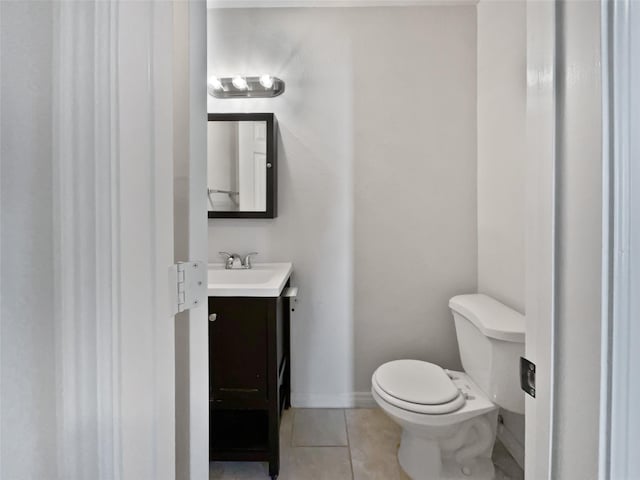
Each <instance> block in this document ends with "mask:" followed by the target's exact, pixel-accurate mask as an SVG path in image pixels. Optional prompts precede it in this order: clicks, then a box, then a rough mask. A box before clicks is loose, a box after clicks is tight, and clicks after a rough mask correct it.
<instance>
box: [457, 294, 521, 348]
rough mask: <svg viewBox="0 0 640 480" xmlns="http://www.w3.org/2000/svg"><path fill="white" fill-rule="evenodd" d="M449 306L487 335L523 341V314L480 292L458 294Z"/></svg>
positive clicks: (504, 339)
mask: <svg viewBox="0 0 640 480" xmlns="http://www.w3.org/2000/svg"><path fill="white" fill-rule="evenodd" d="M449 308H451V310H453V311H454V312H457V313H459V314H460V315H462V316H463V317H465V318H466V319H468V320H469V321H470V322H471V323H473V324H474V325H475V326H476V327H478V329H479V330H480V331H481V332H482V333H483V334H485V335H486V336H487V337H490V338H495V339H497V340H503V341H505V342H518V343H524V315H522V314H521V313H518V312H516V311H515V310H513V309H512V308H509V307H507V306H506V305H504V304H502V303H500V302H498V301H497V300H495V299H493V298H491V297H489V296H487V295H483V294H481V293H476V294H471V295H458V296H455V297H453V298H452V299H451V300H449Z"/></svg>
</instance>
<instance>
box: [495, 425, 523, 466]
mask: <svg viewBox="0 0 640 480" xmlns="http://www.w3.org/2000/svg"><path fill="white" fill-rule="evenodd" d="M497 436H498V439H499V440H500V441H501V442H502V444H503V445H504V448H506V449H507V451H508V452H509V453H510V454H511V456H512V457H513V459H514V460H515V461H516V463H517V464H518V465H519V466H520V468H522V469H523V470H524V446H523V445H522V444H521V443H520V442H519V441H518V439H517V438H516V436H515V435H514V434H513V433H512V432H511V430H509V429H508V428H506V427H505V426H504V425H498V435H497Z"/></svg>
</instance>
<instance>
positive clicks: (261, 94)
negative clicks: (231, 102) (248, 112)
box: [207, 75, 284, 98]
mask: <svg viewBox="0 0 640 480" xmlns="http://www.w3.org/2000/svg"><path fill="white" fill-rule="evenodd" d="M207 91H208V92H209V95H211V96H212V97H215V98H270V97H277V96H278V95H282V94H283V93H284V81H283V80H281V79H279V78H277V77H272V76H270V75H261V76H259V77H242V76H235V77H224V78H217V77H211V78H210V79H209V82H208V85H207Z"/></svg>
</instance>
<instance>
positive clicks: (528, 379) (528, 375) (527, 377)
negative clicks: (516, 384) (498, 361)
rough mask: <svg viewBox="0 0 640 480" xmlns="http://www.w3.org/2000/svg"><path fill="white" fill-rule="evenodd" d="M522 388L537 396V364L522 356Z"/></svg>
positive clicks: (534, 396)
mask: <svg viewBox="0 0 640 480" xmlns="http://www.w3.org/2000/svg"><path fill="white" fill-rule="evenodd" d="M520 388H522V390H524V391H525V392H526V393H528V394H529V395H531V396H532V397H533V398H536V364H535V363H533V362H531V361H529V360H527V359H526V358H524V357H520Z"/></svg>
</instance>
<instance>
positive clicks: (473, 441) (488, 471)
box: [398, 411, 497, 480]
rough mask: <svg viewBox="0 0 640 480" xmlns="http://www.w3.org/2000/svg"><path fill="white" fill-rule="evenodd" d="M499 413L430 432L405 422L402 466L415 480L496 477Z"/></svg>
mask: <svg viewBox="0 0 640 480" xmlns="http://www.w3.org/2000/svg"><path fill="white" fill-rule="evenodd" d="M496 417H497V411H495V412H491V413H490V414H488V415H482V416H479V417H475V418H473V419H470V420H467V421H465V422H463V423H462V424H459V425H457V426H455V427H454V428H435V429H433V428H431V429H429V431H428V432H427V431H425V430H424V429H423V428H421V427H415V426H412V427H408V425H406V424H405V425H403V427H404V428H403V430H402V440H401V442H400V449H399V450H398V460H399V462H400V466H401V467H402V469H403V470H404V471H405V473H406V474H407V475H408V476H409V477H410V478H411V479H412V480H493V479H494V478H495V469H494V466H493V462H492V461H491V451H492V449H493V443H494V440H495V430H494V425H495V420H496ZM452 434H453V435H452ZM450 435H451V436H450Z"/></svg>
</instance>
